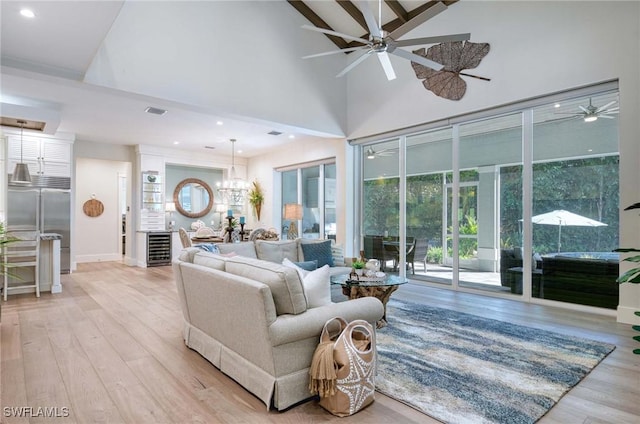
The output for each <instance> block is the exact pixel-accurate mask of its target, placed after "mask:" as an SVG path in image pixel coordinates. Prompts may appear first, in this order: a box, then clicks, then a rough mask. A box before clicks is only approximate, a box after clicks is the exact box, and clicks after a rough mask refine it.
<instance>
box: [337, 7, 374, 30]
mask: <svg viewBox="0 0 640 424" xmlns="http://www.w3.org/2000/svg"><path fill="white" fill-rule="evenodd" d="M336 3H338V4H339V5H340V6H341V7H342V8H343V9H344V10H345V12H347V13H348V14H349V16H351V17H352V18H353V20H354V21H356V22H357V23H358V24H359V25H360V26H361V27H362V28H364V30H365V31H367V37H362V38H364V39H365V40H367V39H368V38H369V37H368V34H369V33H368V31H369V28H368V27H367V21H365V20H364V16H362V12H360V9H358V7H357V6H356V5H355V4H353V3H352V2H351V1H350V0H336Z"/></svg>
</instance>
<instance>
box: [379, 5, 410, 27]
mask: <svg viewBox="0 0 640 424" xmlns="http://www.w3.org/2000/svg"><path fill="white" fill-rule="evenodd" d="M384 2H385V3H386V4H387V6H389V9H391V10H392V11H393V13H395V14H396V16H397V17H398V19H400V20H401V21H402V22H403V23H404V22H407V21H408V20H409V15H408V13H407V11H406V10H405V9H404V7H402V5H401V4H400V2H398V1H397V0H384Z"/></svg>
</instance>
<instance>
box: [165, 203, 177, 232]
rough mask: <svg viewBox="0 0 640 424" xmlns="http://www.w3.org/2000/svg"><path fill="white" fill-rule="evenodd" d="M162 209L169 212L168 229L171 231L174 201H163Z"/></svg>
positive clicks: (174, 208) (174, 207)
mask: <svg viewBox="0 0 640 424" xmlns="http://www.w3.org/2000/svg"><path fill="white" fill-rule="evenodd" d="M164 211H165V212H169V231H173V226H174V225H175V221H174V220H173V213H174V212H175V211H176V204H175V203H174V202H167V203H165V205H164Z"/></svg>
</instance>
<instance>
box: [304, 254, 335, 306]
mask: <svg viewBox="0 0 640 424" xmlns="http://www.w3.org/2000/svg"><path fill="white" fill-rule="evenodd" d="M330 278H331V274H330V272H329V265H325V266H323V267H321V268H318V269H316V270H314V271H310V272H308V273H307V275H306V276H305V277H304V278H303V280H302V287H303V288H304V294H305V297H306V298H307V308H317V307H318V306H325V305H329V304H331V281H330Z"/></svg>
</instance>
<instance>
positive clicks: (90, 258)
mask: <svg viewBox="0 0 640 424" xmlns="http://www.w3.org/2000/svg"><path fill="white" fill-rule="evenodd" d="M121 260H122V255H119V254H117V253H107V254H100V255H76V263H79V264H80V263H89V262H114V261H121Z"/></svg>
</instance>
